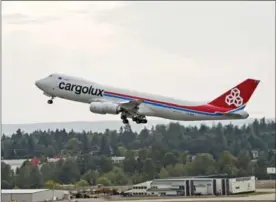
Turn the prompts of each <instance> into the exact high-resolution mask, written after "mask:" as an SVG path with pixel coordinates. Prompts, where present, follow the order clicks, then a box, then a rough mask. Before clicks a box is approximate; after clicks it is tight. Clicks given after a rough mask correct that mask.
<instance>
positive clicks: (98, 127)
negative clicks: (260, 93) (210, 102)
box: [2, 118, 274, 136]
mask: <svg viewBox="0 0 276 202" xmlns="http://www.w3.org/2000/svg"><path fill="white" fill-rule="evenodd" d="M254 120H255V119H253V118H249V119H243V120H232V121H231V120H224V121H204V124H206V125H208V126H212V125H213V124H217V123H219V122H220V123H221V124H222V125H226V124H230V123H233V124H234V125H238V126H240V125H243V124H248V123H252V122H253V121H254ZM267 120H269V119H267ZM270 120H274V119H270ZM170 122H171V121H170V120H166V119H150V120H149V122H148V123H147V124H146V127H147V128H151V127H152V126H155V125H157V124H169V123H170ZM201 123H203V122H202V121H187V122H186V121H183V122H180V124H181V125H183V126H200V124H201ZM121 126H122V121H121V120H115V121H74V122H56V123H47V122H46V123H25V124H2V133H4V134H5V135H7V136H9V135H12V134H13V133H15V132H16V131H17V129H18V128H20V129H21V130H22V131H24V132H26V133H31V132H33V131H35V130H48V129H49V130H56V129H65V130H66V131H70V130H74V131H76V132H82V131H93V132H104V131H105V129H106V128H108V129H109V130H118V129H119V128H120V127H121ZM144 126H145V125H143V124H135V123H134V124H133V123H131V128H132V130H133V131H136V132H140V131H141V130H142V129H143V128H144Z"/></svg>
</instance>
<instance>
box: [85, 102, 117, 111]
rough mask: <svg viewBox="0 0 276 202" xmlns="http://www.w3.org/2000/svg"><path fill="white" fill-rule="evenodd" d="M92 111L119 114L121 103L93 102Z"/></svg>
mask: <svg viewBox="0 0 276 202" xmlns="http://www.w3.org/2000/svg"><path fill="white" fill-rule="evenodd" d="M90 111H91V112H93V113H96V114H119V112H120V105H118V104H116V103H110V102H92V103H91V104H90Z"/></svg>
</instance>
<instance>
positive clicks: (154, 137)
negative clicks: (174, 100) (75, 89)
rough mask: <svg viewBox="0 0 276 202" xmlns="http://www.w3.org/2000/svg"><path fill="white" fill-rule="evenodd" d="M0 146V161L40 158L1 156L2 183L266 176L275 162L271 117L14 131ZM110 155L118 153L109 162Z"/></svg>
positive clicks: (115, 182)
mask: <svg viewBox="0 0 276 202" xmlns="http://www.w3.org/2000/svg"><path fill="white" fill-rule="evenodd" d="M1 144H2V147H1V149H2V157H3V158H4V159H23V158H24V159H25V158H32V157H34V156H36V157H39V159H40V164H39V165H40V166H34V165H33V164H31V163H30V162H28V161H26V162H25V163H23V165H22V166H21V167H20V168H18V169H16V171H15V172H14V171H12V170H11V167H10V166H9V165H8V164H6V163H5V161H2V162H1V167H2V169H1V176H2V178H1V185H2V189H5V188H6V189H7V188H14V187H19V188H41V187H48V188H49V187H50V188H53V186H52V185H53V184H54V185H55V187H56V183H58V184H75V185H76V186H84V185H96V184H103V185H126V184H128V183H133V184H136V183H139V182H143V181H146V180H152V179H154V178H165V177H180V176H192V175H193V176H194V175H210V174H220V173H226V174H228V176H232V177H236V176H249V175H255V176H256V177H257V178H259V179H268V178H269V176H268V175H267V173H266V167H275V157H276V156H275V155H276V152H275V144H276V142H275V122H268V121H266V120H265V119H261V120H255V121H254V122H253V123H251V124H248V125H244V126H241V127H238V126H235V125H231V124H229V125H225V126H223V125H222V124H217V125H214V126H205V125H201V126H199V127H195V126H190V127H184V126H182V125H180V124H177V123H170V124H168V125H157V126H155V127H153V128H150V129H143V130H142V131H141V132H139V133H137V132H132V131H131V130H130V129H129V128H121V129H120V130H119V131H114V130H108V129H106V131H105V132H104V133H96V132H74V131H71V132H66V131H65V130H55V131H50V130H49V131H35V132H32V133H30V134H28V133H24V132H22V131H21V130H17V132H16V133H15V134H13V135H12V136H11V137H7V136H2V142H1ZM253 151H254V152H253ZM253 153H255V154H256V153H258V154H259V156H258V155H257V156H254V155H253ZM193 155H195V156H193ZM54 156H63V157H65V158H62V159H61V160H59V161H57V162H51V161H48V160H49V159H48V158H46V157H54ZM111 156H113V157H114V156H123V157H125V159H123V160H122V161H118V162H116V161H112V158H109V157H111ZM190 157H194V158H190ZM53 181H54V182H53Z"/></svg>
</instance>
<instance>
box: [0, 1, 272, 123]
mask: <svg viewBox="0 0 276 202" xmlns="http://www.w3.org/2000/svg"><path fill="white" fill-rule="evenodd" d="M274 4H275V2H246V1H244V2H236V1H232V2H185V1H182V2H169V1H167V2H101V3H99V2H88V1H87V2H73V1H72V2H46V1H41V2H14V1H13V2H7V1H5V2H2V20H3V22H2V29H3V30H2V42H3V45H2V59H3V62H2V73H3V76H2V101H3V103H2V110H3V111H2V119H3V123H31V122H56V121H93V120H111V119H116V120H119V117H118V116H112V115H106V116H103V115H95V114H92V113H91V112H90V111H89V105H87V104H80V103H75V102H71V101H66V100H61V99H56V100H55V101H54V104H53V105H48V104H47V97H45V96H43V95H42V92H41V91H40V90H39V89H37V88H36V87H35V85H34V81H35V80H37V79H40V78H42V77H45V76H47V75H49V74H50V73H52V72H57V73H64V74H69V75H75V76H81V77H85V78H87V79H90V80H92V81H96V82H100V83H103V84H108V85H113V86H118V87H125V88H129V89H135V90H139V91H144V92H149V93H156V94H161V95H166V96H172V97H175V98H180V99H184V100H192V101H193V100H194V101H201V100H204V101H205V100H207V101H208V100H211V99H213V98H215V97H217V96H218V95H220V94H221V93H223V92H224V91H226V90H227V89H229V88H231V87H233V86H234V85H236V84H237V83H239V82H241V81H242V80H244V79H246V78H248V77H252V78H256V79H260V80H261V83H260V85H259V86H258V88H257V90H256V92H255V94H254V95H253V97H252V99H251V101H250V102H249V104H248V106H247V108H246V109H247V110H248V111H249V113H250V115H251V116H252V117H262V116H266V117H275V6H274Z"/></svg>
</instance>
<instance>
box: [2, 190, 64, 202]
mask: <svg viewBox="0 0 276 202" xmlns="http://www.w3.org/2000/svg"><path fill="white" fill-rule="evenodd" d="M68 198H69V192H68V191H63V190H50V189H2V190H1V202H10V201H16V202H43V201H48V200H52V199H55V200H62V199H68Z"/></svg>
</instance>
